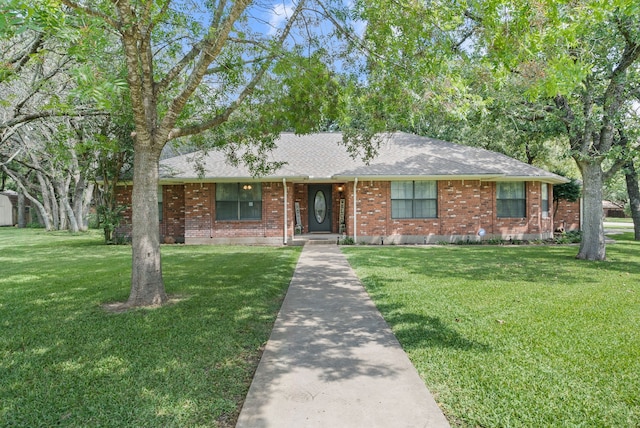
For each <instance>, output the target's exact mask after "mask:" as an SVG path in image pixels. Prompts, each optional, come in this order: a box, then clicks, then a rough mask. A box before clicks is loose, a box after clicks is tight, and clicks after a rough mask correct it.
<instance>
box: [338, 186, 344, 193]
mask: <svg viewBox="0 0 640 428" xmlns="http://www.w3.org/2000/svg"><path fill="white" fill-rule="evenodd" d="M338 192H340V193H342V192H344V186H343V185H342V184H340V185H338Z"/></svg>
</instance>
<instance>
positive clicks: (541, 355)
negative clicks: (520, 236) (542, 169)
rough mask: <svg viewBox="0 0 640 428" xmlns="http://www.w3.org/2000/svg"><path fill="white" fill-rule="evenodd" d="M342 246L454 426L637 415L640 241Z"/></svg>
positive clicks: (626, 422)
mask: <svg viewBox="0 0 640 428" xmlns="http://www.w3.org/2000/svg"><path fill="white" fill-rule="evenodd" d="M615 239H616V240H618V243H617V244H615V245H609V246H608V248H607V255H608V261H606V262H599V263H596V262H585V261H579V260H576V259H575V255H576V254H577V247H575V246H566V247H565V246H550V247H543V246H529V247H525V246H466V247H465V246H429V247H393V246H385V247H380V246H376V247H343V248H344V252H345V253H346V254H347V256H348V259H349V261H350V263H351V264H352V265H353V266H354V267H355V268H356V271H357V273H358V275H359V276H360V278H361V279H362V281H363V282H364V284H365V286H366V288H367V290H368V291H369V293H370V294H371V296H372V298H373V299H374V301H375V302H376V304H377V305H378V308H379V309H380V310H381V312H382V314H383V315H384V317H385V319H386V320H387V321H388V322H389V324H390V325H391V326H392V328H393V330H394V332H395V334H396V335H397V337H398V339H399V340H400V342H401V343H402V345H403V347H404V349H405V350H406V351H407V353H408V354H409V357H410V358H411V359H412V361H413V363H414V365H415V366H416V368H417V369H418V371H419V372H420V374H421V375H422V377H423V378H424V379H425V382H426V384H427V386H428V387H429V389H430V390H431V391H432V392H433V393H434V395H435V397H436V400H437V401H438V402H439V403H440V405H441V406H442V408H443V409H444V411H445V413H446V415H447V417H448V418H449V420H450V422H451V423H452V425H454V426H464V427H507V426H509V427H533V426H536V427H538V426H545V427H546V426H554V427H555V426H562V427H574V426H581V427H583V426H586V427H594V426H597V427H632V426H633V427H638V426H640V243H636V242H633V241H631V239H632V234H630V233H627V234H624V235H616V236H615Z"/></svg>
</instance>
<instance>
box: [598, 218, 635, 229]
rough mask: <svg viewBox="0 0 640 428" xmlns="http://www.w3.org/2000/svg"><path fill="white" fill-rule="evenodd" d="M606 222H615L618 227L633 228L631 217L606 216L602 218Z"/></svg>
mask: <svg viewBox="0 0 640 428" xmlns="http://www.w3.org/2000/svg"><path fill="white" fill-rule="evenodd" d="M604 221H605V222H607V223H616V226H618V227H630V228H633V219H631V218H617V217H607V218H605V219H604Z"/></svg>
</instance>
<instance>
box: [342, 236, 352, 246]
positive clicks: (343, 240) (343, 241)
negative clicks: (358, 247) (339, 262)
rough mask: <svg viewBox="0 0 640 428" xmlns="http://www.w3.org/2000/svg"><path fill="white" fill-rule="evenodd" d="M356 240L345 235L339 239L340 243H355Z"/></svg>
mask: <svg viewBox="0 0 640 428" xmlns="http://www.w3.org/2000/svg"><path fill="white" fill-rule="evenodd" d="M355 243H356V241H354V240H353V238H352V237H350V236H347V237H345V238H342V239H341V240H340V245H355Z"/></svg>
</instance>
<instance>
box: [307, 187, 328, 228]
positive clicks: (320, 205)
mask: <svg viewBox="0 0 640 428" xmlns="http://www.w3.org/2000/svg"><path fill="white" fill-rule="evenodd" d="M309 232H331V185H330V184H329V185H326V184H320V185H309Z"/></svg>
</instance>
